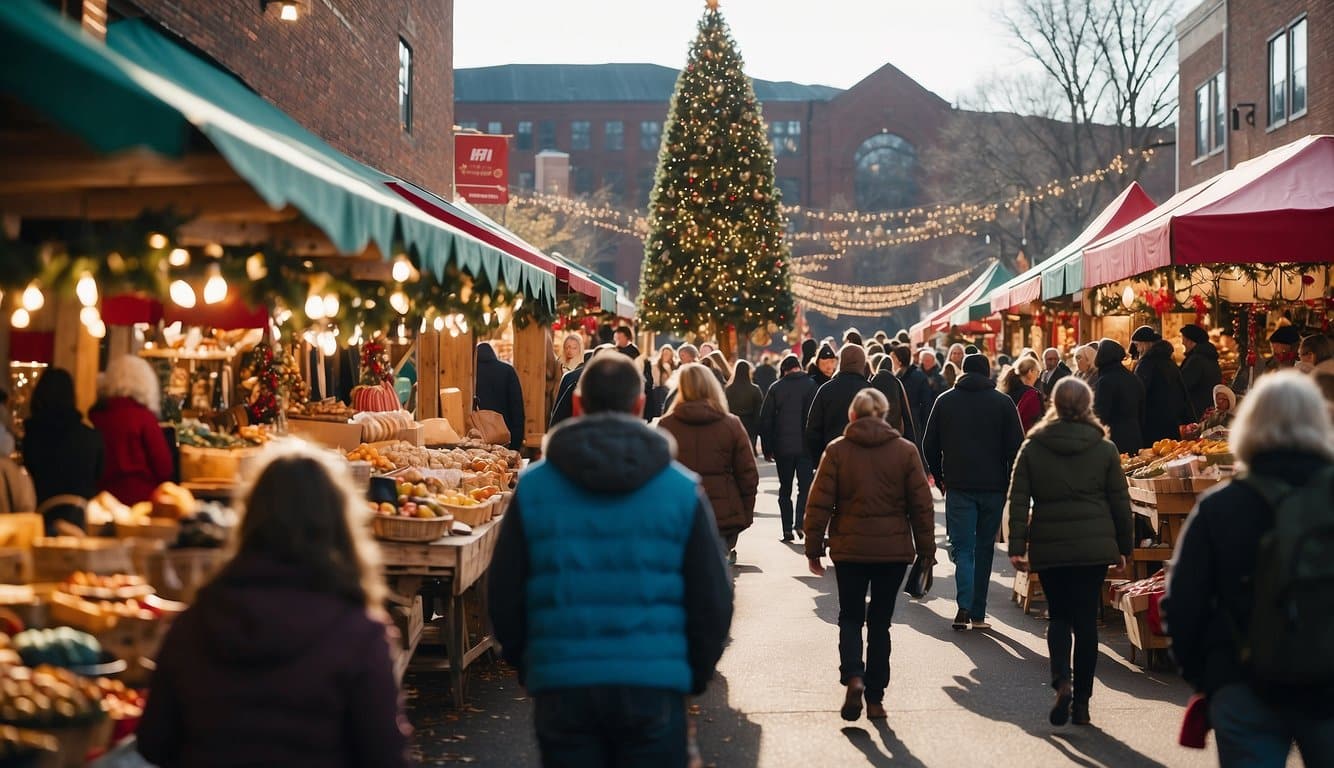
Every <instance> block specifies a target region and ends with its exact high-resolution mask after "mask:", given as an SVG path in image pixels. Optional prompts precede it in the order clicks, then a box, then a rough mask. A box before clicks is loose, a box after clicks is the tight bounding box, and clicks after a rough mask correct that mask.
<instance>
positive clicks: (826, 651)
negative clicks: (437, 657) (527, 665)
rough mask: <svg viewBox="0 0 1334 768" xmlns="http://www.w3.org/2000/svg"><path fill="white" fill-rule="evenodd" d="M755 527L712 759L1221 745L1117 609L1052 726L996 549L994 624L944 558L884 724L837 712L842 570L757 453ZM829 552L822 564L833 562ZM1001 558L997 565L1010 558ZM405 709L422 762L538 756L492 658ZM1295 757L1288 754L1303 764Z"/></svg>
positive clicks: (424, 689) (776, 762)
mask: <svg viewBox="0 0 1334 768" xmlns="http://www.w3.org/2000/svg"><path fill="white" fill-rule="evenodd" d="M760 491H761V496H760V501H759V504H758V509H757V514H756V521H755V525H754V526H753V527H752V528H751V529H750V530H748V531H747V532H746V533H744V534H742V536H741V541H740V543H739V545H738V547H737V552H738V555H739V561H738V567H737V568H736V611H735V618H734V620H733V622H732V640H731V644H730V645H729V647H728V649H727V651H726V653H724V655H723V658H722V662H721V663H720V665H719V674H718V677H717V678H716V679H715V681H714V683H713V685H712V686H711V687H710V689H709V691H708V693H707V694H705V695H704V696H703V697H701V698H700V700H699V701H698V707H699V715H698V722H699V739H700V745H701V750H702V752H703V755H704V758H705V763H706V764H708V765H716V766H726V767H728V768H731V767H734V766H742V767H747V766H774V767H775V768H778V767H780V766H816V767H818V766H857V765H870V766H890V765H894V766H966V767H967V768H976V767H977V766H982V765H1006V766H1009V765H1014V766H1024V767H1025V768H1029V767H1033V766H1060V765H1071V764H1073V765H1080V766H1106V767H1108V768H1122V767H1125V766H1158V765H1161V766H1209V765H1217V762H1216V757H1215V755H1214V752H1213V749H1212V746H1211V748H1210V749H1208V750H1204V751H1196V750H1189V749H1185V748H1182V747H1180V746H1178V745H1177V744H1176V734H1177V729H1178V726H1179V723H1180V719H1181V712H1182V709H1183V705H1184V703H1185V701H1186V699H1187V697H1188V695H1189V690H1188V688H1187V686H1186V685H1185V684H1184V683H1183V682H1182V681H1181V680H1180V679H1179V678H1177V677H1176V676H1175V675H1174V674H1171V673H1168V672H1164V671H1145V670H1143V669H1142V668H1141V667H1139V666H1137V665H1132V664H1130V663H1129V661H1128V659H1129V648H1130V646H1129V643H1128V642H1127V640H1126V636H1125V631H1124V629H1123V627H1122V626H1121V619H1120V615H1119V614H1117V613H1109V614H1108V618H1109V620H1110V621H1109V624H1108V625H1107V626H1105V627H1104V628H1103V629H1102V643H1103V646H1102V653H1101V656H1100V658H1099V660H1098V682H1097V687H1096V688H1095V692H1094V697H1093V702H1092V715H1093V722H1094V726H1093V727H1083V728H1078V727H1074V726H1066V727H1064V728H1053V727H1052V726H1051V725H1049V724H1048V723H1047V708H1048V707H1049V706H1050V702H1051V692H1050V688H1049V687H1048V685H1047V681H1046V677H1047V664H1046V643H1045V641H1044V639H1043V637H1044V635H1043V633H1044V632H1045V630H1046V622H1045V621H1044V620H1042V619H1041V618H1039V617H1038V616H1037V615H1032V616H1025V615H1024V614H1023V612H1022V611H1020V610H1019V608H1018V607H1017V606H1015V604H1013V603H1011V602H1010V600H1009V587H1010V584H1011V582H1012V580H1013V572H1012V571H1011V570H1010V569H1009V561H1008V560H1007V559H1006V558H1004V557H1002V554H1001V552H1000V551H998V552H997V556H996V565H997V571H996V574H995V576H994V577H993V579H992V583H991V593H990V595H991V597H990V608H989V610H990V611H991V616H990V618H989V620H990V621H991V623H992V625H993V629H991V630H986V631H970V632H965V633H956V632H954V631H953V630H952V629H951V628H950V626H949V621H950V619H951V618H952V617H953V615H954V611H955V605H954V601H953V594H954V583H953V567H952V566H951V565H950V564H949V562H948V558H947V557H946V556H945V555H944V549H943V548H944V535H945V532H944V522H943V521H944V515H943V503H940V502H938V503H937V521H938V525H937V539H938V541H939V542H940V544H941V547H942V553H941V559H942V560H944V561H945V562H944V563H942V564H940V565H938V566H937V568H936V582H935V587H934V590H933V593H932V595H931V596H929V597H928V599H926V600H925V601H921V602H918V601H911V600H908V599H907V596H906V595H902V596H901V597H903V598H904V599H903V600H901V601H900V602H899V604H898V607H897V609H896V611H895V616H894V628H893V630H892V632H891V636H892V638H893V644H894V652H893V656H892V659H891V668H892V680H891V683H890V686H889V690H888V692H887V694H886V697H885V705H886V707H887V709H888V710H889V719H888V721H882V722H880V723H878V724H873V723H871V722H870V721H867V720H865V719H862V720H861V721H859V722H857V723H846V722H844V721H843V720H841V719H840V718H839V716H838V711H837V710H838V706H839V704H840V703H841V701H842V689H841V688H840V686H839V685H838V652H837V633H838V630H837V626H836V623H835V622H836V620H837V615H838V597H837V592H836V588H835V581H834V574H833V571H832V570H830V571H829V572H828V573H826V575H825V576H824V577H823V578H817V577H814V576H811V575H810V573H809V572H808V571H807V570H806V561H805V558H804V557H803V556H802V554H801V550H800V549H799V548H798V546H796V545H788V544H784V543H782V542H780V541H779V540H778V539H779V536H780V534H781V528H780V524H779V521H778V506H777V500H776V491H777V481H776V479H775V477H774V471H773V465H771V464H762V465H761V484H760ZM826 562H827V561H826ZM1002 563H1003V564H1004V567H1001V565H1002ZM408 685H409V697H410V702H409V703H410V712H409V714H410V717H411V718H412V721H413V723H414V725H415V726H416V727H417V729H418V734H417V737H416V740H415V743H416V749H417V750H418V754H419V757H420V758H421V759H422V762H423V764H424V765H450V764H454V763H459V762H468V763H476V764H479V765H505V766H511V765H513V766H522V765H537V764H538V760H537V757H536V754H537V749H536V744H535V741H534V738H533V735H532V723H531V718H530V707H531V704H530V702H528V701H527V700H526V699H524V698H523V693H522V691H521V690H520V689H519V687H518V686H517V685H516V683H515V681H514V678H513V674H512V673H511V672H509V671H508V670H506V669H505V668H504V667H503V666H497V667H490V668H487V667H483V668H482V669H481V670H480V672H479V674H478V675H476V676H475V677H474V680H473V682H472V684H471V687H470V689H469V693H468V701H467V705H466V707H465V708H464V710H463V711H461V712H451V711H449V710H448V708H447V706H446V705H447V703H448V701H447V700H448V693H447V692H446V686H445V685H444V684H443V681H441V680H439V679H438V678H432V677H429V676H424V675H411V676H409V679H408ZM1294 764H1295V762H1294Z"/></svg>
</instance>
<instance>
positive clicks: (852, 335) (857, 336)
mask: <svg viewBox="0 0 1334 768" xmlns="http://www.w3.org/2000/svg"><path fill="white" fill-rule="evenodd" d="M843 343H844V344H856V345H858V346H864V345H863V344H862V332H861V331H859V330H857V329H856V328H849V329H847V330H846V331H844V332H843Z"/></svg>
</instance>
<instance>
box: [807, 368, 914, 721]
mask: <svg viewBox="0 0 1334 768" xmlns="http://www.w3.org/2000/svg"><path fill="white" fill-rule="evenodd" d="M845 349H847V347H845ZM858 349H860V348H858ZM840 375H842V374H840ZM888 410H889V401H888V400H886V399H885V396H884V395H883V394H881V393H880V392H879V391H878V390H875V389H870V388H866V389H862V390H860V391H858V392H857V393H856V394H855V395H854V396H853V398H852V402H851V404H850V405H849V406H848V407H847V409H846V410H845V413H846V414H847V419H848V423H847V426H846V427H845V428H844V430H843V435H842V436H841V437H838V438H836V439H835V440H834V441H833V442H831V443H829V446H828V447H827V448H826V449H825V452H824V457H823V458H822V459H821V460H820V468H819V470H817V472H816V476H815V485H814V486H813V487H812V488H811V494H810V500H809V501H808V502H807V505H806V521H805V526H806V558H807V561H808V563H807V564H808V567H809V568H810V571H811V573H813V574H815V575H816V576H824V573H825V568H824V564H823V563H822V562H821V558H822V557H823V556H824V553H825V534H826V530H828V535H829V557H830V559H832V560H833V561H834V575H835V577H836V578H837V580H838V605H839V610H838V635H839V639H838V655H839V680H840V682H841V683H842V684H843V685H844V686H846V690H845V691H844V698H843V706H842V708H841V711H840V712H841V714H842V717H843V719H844V720H849V721H852V720H856V719H858V718H859V717H860V716H861V712H862V700H863V698H865V701H866V716H867V717H868V718H869V719H872V720H880V719H884V718H885V717H886V713H885V708H884V704H883V698H884V695H885V687H886V686H887V685H888V684H889V651H890V641H889V624H890V619H891V618H892V617H893V615H894V601H895V599H896V598H897V596H898V592H899V588H900V587H901V586H902V585H903V579H904V576H906V575H907V572H908V566H909V564H910V563H912V562H913V560H914V558H917V557H920V558H921V559H922V561H923V564H924V567H925V568H927V569H930V568H931V566H932V565H933V564H934V562H935V555H936V540H935V514H934V510H933V508H932V503H931V489H930V488H929V487H928V486H927V483H926V473H925V472H924V471H923V469H922V461H921V459H920V458H919V457H918V453H917V448H916V446H914V445H913V444H912V443H910V442H909V441H908V440H906V439H904V437H903V436H902V435H901V434H899V432H898V431H897V430H895V429H894V428H893V427H891V426H890V425H889V424H888V423H887V422H886V421H885V413H886V412H887V411H888ZM868 589H869V590H870V593H871V601H870V605H869V606H868V605H867V602H866V593H867V590H868ZM863 626H865V627H866V641H865V645H863V642H862V627H863ZM863 650H865V656H864V657H863Z"/></svg>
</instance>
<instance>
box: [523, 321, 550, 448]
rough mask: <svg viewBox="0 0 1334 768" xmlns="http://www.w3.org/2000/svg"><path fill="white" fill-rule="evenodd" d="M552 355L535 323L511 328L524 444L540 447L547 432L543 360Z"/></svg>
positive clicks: (545, 378)
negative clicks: (521, 391)
mask: <svg viewBox="0 0 1334 768" xmlns="http://www.w3.org/2000/svg"><path fill="white" fill-rule="evenodd" d="M551 355H552V351H551V346H550V343H549V342H548V341H547V334H546V329H545V328H543V327H542V326H541V325H538V324H537V323H529V324H528V326H527V327H526V328H517V327H516V328H515V329H514V370H515V372H517V373H518V374H519V386H520V387H521V388H522V389H523V418H524V423H523V427H524V441H523V443H524V445H526V446H529V447H531V448H536V447H539V446H541V444H542V435H543V434H544V433H545V432H546V429H547V414H546V407H547V359H548V358H550V357H551Z"/></svg>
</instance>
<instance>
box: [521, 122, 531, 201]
mask: <svg viewBox="0 0 1334 768" xmlns="http://www.w3.org/2000/svg"><path fill="white" fill-rule="evenodd" d="M530 135H531V134H530ZM519 189H524V190H529V191H531V190H532V189H533V172H532V171H519Z"/></svg>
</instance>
